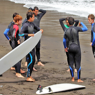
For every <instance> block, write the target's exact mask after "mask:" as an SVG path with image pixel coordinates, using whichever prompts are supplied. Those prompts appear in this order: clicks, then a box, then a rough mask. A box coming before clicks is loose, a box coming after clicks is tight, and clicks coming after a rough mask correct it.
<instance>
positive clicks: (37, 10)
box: [34, 6, 39, 16]
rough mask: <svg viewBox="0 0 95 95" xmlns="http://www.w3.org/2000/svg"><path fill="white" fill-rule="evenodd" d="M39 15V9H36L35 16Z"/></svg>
mask: <svg viewBox="0 0 95 95" xmlns="http://www.w3.org/2000/svg"><path fill="white" fill-rule="evenodd" d="M38 13H39V9H38V7H36V6H35V7H34V14H35V16H37V15H38Z"/></svg>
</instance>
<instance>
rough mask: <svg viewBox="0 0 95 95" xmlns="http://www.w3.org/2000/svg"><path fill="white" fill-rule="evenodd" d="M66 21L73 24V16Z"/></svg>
mask: <svg viewBox="0 0 95 95" xmlns="http://www.w3.org/2000/svg"><path fill="white" fill-rule="evenodd" d="M68 22H69V25H73V24H74V18H72V17H69V19H68Z"/></svg>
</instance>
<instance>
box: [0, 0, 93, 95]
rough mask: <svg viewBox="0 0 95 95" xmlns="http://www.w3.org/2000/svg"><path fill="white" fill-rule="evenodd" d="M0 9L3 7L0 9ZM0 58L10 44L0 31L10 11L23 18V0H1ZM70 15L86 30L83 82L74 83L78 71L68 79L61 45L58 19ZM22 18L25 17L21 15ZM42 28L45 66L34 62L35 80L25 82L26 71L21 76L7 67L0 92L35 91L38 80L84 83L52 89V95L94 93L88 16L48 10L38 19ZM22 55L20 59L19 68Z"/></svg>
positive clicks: (26, 94) (82, 37) (27, 94)
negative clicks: (19, 0)
mask: <svg viewBox="0 0 95 95" xmlns="http://www.w3.org/2000/svg"><path fill="white" fill-rule="evenodd" d="M2 9H3V10H2ZM0 12H1V14H0V30H1V31H0V58H1V57H2V56H4V55H5V54H6V53H8V52H9V51H11V47H10V45H9V43H8V41H7V39H6V38H5V37H4V35H3V32H4V30H5V29H6V28H7V26H8V24H9V23H10V21H11V20H12V14H13V13H14V12H18V13H19V14H20V15H21V16H22V17H23V18H25V14H26V12H27V8H24V7H23V4H15V3H13V2H10V1H7V0H1V1H0ZM67 16H73V17H74V18H75V19H79V20H80V21H83V22H84V24H86V25H87V27H88V31H87V32H85V33H80V46H81V53H82V60H81V67H82V73H81V78H82V80H83V81H84V82H83V83H77V80H76V79H77V73H75V82H71V76H70V73H68V72H67V71H66V70H67V69H68V65H67V59H66V55H65V52H64V47H63V42H62V41H63V34H64V32H63V30H62V28H61V26H60V24H59V19H60V18H62V17H67ZM23 20H24V19H23ZM41 28H42V29H43V30H44V33H43V36H42V38H41V60H42V63H44V64H45V67H40V66H37V65H36V64H35V68H36V69H37V70H38V72H33V74H32V76H33V78H35V79H36V82H26V81H25V79H26V74H24V77H25V78H24V79H22V78H17V77H16V76H15V71H11V70H8V71H6V72H5V73H4V74H3V77H0V85H3V87H0V94H3V95H31V94H33V95H36V89H37V86H38V85H39V84H41V85H42V86H43V87H45V86H48V85H53V84H59V83H73V84H80V85H85V86H86V89H82V90H74V91H70V92H61V93H53V94H52V95H63V94H65V95H76V94H77V95H94V94H95V91H94V88H95V82H93V81H92V79H93V78H94V77H95V69H94V67H95V62H94V61H95V59H94V57H93V54H92V50H91V47H90V46H89V43H90V30H91V26H90V25H89V24H88V21H87V18H82V17H79V16H75V15H69V14H66V13H60V12H57V11H47V13H46V14H45V16H44V17H43V18H42V20H41ZM24 63H25V59H23V61H22V69H23V70H26V69H27V67H24Z"/></svg>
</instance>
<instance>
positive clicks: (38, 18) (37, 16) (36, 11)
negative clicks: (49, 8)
mask: <svg viewBox="0 0 95 95" xmlns="http://www.w3.org/2000/svg"><path fill="white" fill-rule="evenodd" d="M33 12H34V14H35V19H34V24H35V25H36V26H38V27H40V21H41V18H42V17H43V16H44V15H45V13H46V11H45V10H41V9H40V10H39V9H38V7H34V11H33ZM39 12H40V13H39ZM36 32H37V30H34V33H36ZM40 44H41V41H39V42H38V44H37V45H36V56H37V62H38V63H37V64H38V65H41V66H44V64H42V63H41V59H40Z"/></svg>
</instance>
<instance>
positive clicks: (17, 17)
mask: <svg viewBox="0 0 95 95" xmlns="http://www.w3.org/2000/svg"><path fill="white" fill-rule="evenodd" d="M19 20H22V16H20V15H16V16H15V17H14V21H15V22H17V21H19Z"/></svg>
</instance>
